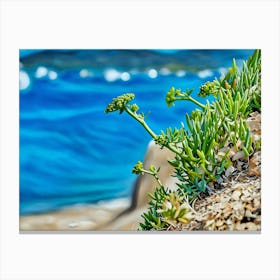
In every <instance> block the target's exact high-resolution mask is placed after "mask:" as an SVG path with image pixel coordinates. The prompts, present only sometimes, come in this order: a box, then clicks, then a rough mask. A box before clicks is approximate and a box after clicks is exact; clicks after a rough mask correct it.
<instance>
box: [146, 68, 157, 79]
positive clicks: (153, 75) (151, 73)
mask: <svg viewBox="0 0 280 280" xmlns="http://www.w3.org/2000/svg"><path fill="white" fill-rule="evenodd" d="M148 76H149V77H150V78H151V79H155V78H156V77H157V76H158V72H157V70H156V69H150V70H149V71H148Z"/></svg>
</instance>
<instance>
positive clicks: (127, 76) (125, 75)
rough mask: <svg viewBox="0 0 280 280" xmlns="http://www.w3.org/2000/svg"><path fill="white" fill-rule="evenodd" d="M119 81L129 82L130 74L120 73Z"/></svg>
mask: <svg viewBox="0 0 280 280" xmlns="http://www.w3.org/2000/svg"><path fill="white" fill-rule="evenodd" d="M121 80H123V81H124V82H127V81H129V80H130V74H129V73H128V72H123V73H121Z"/></svg>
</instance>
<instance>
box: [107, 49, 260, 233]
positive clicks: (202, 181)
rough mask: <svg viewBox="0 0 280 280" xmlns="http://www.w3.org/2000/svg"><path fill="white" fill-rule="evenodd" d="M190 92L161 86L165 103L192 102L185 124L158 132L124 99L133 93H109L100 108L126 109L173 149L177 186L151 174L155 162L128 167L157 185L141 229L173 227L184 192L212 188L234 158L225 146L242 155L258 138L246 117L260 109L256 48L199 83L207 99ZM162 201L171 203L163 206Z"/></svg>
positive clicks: (183, 212) (154, 172)
mask: <svg viewBox="0 0 280 280" xmlns="http://www.w3.org/2000/svg"><path fill="white" fill-rule="evenodd" d="M192 92H193V89H188V90H186V91H185V92H183V91H182V90H181V89H175V88H174V87H171V89H170V90H169V91H168V92H167V94H166V99H165V100H166V103H167V105H168V106H169V107H170V106H172V105H174V103H175V102H177V101H189V102H192V103H194V104H196V105H197V107H198V108H197V109H195V110H194V111H193V112H192V113H191V114H190V115H189V114H186V124H187V128H185V127H184V125H182V127H181V128H180V129H176V128H175V129H172V128H167V130H166V131H165V132H164V131H162V132H161V133H160V134H156V133H155V132H153V130H152V129H151V128H150V127H149V125H148V124H147V123H146V121H145V116H144V114H143V113H142V114H138V113H137V111H138V110H139V107H138V106H137V105H136V104H130V101H131V100H132V99H134V97H135V96H134V94H132V93H128V94H123V95H121V96H119V97H116V98H114V99H113V100H112V102H111V103H110V104H109V105H108V106H107V108H106V110H105V112H106V113H110V112H113V111H119V112H120V113H122V112H127V113H128V114H129V115H130V116H132V117H133V118H134V119H135V120H136V121H138V122H139V123H140V124H141V125H142V126H143V127H144V128H145V129H146V131H147V132H148V133H149V134H150V135H151V137H152V138H153V139H154V141H155V143H156V144H158V145H160V146H161V147H166V148H167V149H169V150H171V151H172V152H173V153H174V154H175V158H174V159H173V160H169V163H170V164H171V165H172V166H173V167H174V169H175V172H174V176H176V177H177V178H178V181H179V183H178V192H171V191H169V190H166V189H165V188H164V186H163V185H162V183H161V182H160V180H159V178H158V175H157V173H158V171H159V170H156V169H155V167H153V166H151V167H150V169H149V170H145V169H143V164H142V163H141V162H138V163H137V164H136V165H135V166H134V168H133V173H135V174H143V173H147V174H149V175H151V176H153V177H154V178H155V179H156V180H157V182H158V184H159V189H157V190H156V191H155V193H154V194H153V195H152V196H151V201H150V204H149V205H150V207H149V211H148V212H147V213H144V214H143V218H144V222H143V223H141V224H140V227H141V229H143V230H150V229H157V230H160V229H167V228H169V227H170V226H171V227H176V226H175V225H176V224H177V223H178V221H179V218H180V219H181V222H182V221H184V219H185V221H187V219H186V217H185V216H184V215H186V213H187V209H185V208H184V207H183V208H180V207H181V206H180V205H185V204H184V203H185V202H186V200H184V198H185V196H187V198H188V199H189V200H190V201H191V200H193V199H194V198H196V197H197V196H198V195H199V194H200V193H207V192H211V191H212V190H211V187H210V186H212V185H213V184H214V183H215V182H217V181H218V179H219V178H220V177H221V176H222V175H223V174H224V172H225V170H226V168H228V167H229V166H230V165H233V164H234V161H233V159H232V158H231V156H230V151H231V149H234V151H235V152H236V153H237V152H241V153H243V157H244V158H248V157H249V156H250V154H251V153H252V152H253V151H254V150H257V149H260V143H254V141H253V138H252V135H251V133H250V130H249V127H248V124H247V121H246V118H247V117H248V115H249V114H250V113H252V112H253V111H260V110H261V52H260V50H256V51H255V52H254V54H253V55H252V56H251V57H250V58H249V59H248V60H247V61H245V62H244V63H243V67H242V69H241V70H239V69H238V67H237V66H236V62H235V60H233V65H232V67H231V68H229V70H228V72H227V73H226V75H225V76H224V77H223V78H220V79H215V80H214V81H212V82H210V81H208V82H206V83H205V84H204V85H202V86H201V87H200V90H199V93H198V95H199V96H201V97H207V96H209V95H211V96H213V98H214V100H213V101H212V102H211V103H209V101H208V100H207V101H206V103H205V104H202V103H200V102H199V101H197V100H196V99H195V98H193V97H192V96H191V94H192ZM168 202H169V203H171V205H172V207H171V208H169V207H166V205H169V204H168ZM176 205H177V206H176ZM178 205H179V206H178ZM175 206H176V207H175ZM174 211H175V212H174ZM178 213H179V214H178ZM175 214H176V215H175Z"/></svg>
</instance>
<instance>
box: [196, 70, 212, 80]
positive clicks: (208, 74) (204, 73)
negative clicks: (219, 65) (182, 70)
mask: <svg viewBox="0 0 280 280" xmlns="http://www.w3.org/2000/svg"><path fill="white" fill-rule="evenodd" d="M197 76H198V77H199V78H201V79H203V78H207V77H211V76H213V72H212V71H211V70H209V69H205V70H202V71H199V72H198V73H197Z"/></svg>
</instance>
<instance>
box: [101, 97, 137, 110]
mask: <svg viewBox="0 0 280 280" xmlns="http://www.w3.org/2000/svg"><path fill="white" fill-rule="evenodd" d="M134 97H135V95H134V94H133V93H125V94H122V95H120V96H118V97H116V98H114V99H113V100H112V102H111V103H110V104H108V106H107V108H106V110H105V113H106V114H107V113H111V112H114V111H120V113H122V112H123V110H124V108H125V106H126V104H127V103H129V102H130V101H131V100H132V99H134ZM135 105H136V104H135ZM136 106H137V105H136ZM134 109H135V106H134Z"/></svg>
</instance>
